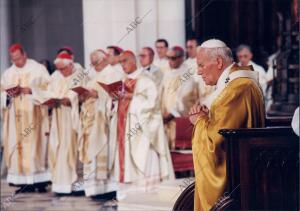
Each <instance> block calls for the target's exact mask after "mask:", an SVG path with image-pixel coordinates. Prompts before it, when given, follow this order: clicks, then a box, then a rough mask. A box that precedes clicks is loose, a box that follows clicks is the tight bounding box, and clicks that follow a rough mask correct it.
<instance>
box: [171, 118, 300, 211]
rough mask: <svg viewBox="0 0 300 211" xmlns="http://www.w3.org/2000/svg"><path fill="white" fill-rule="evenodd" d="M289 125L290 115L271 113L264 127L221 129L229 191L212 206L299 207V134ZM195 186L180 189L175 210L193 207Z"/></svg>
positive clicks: (287, 208) (239, 208)
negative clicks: (282, 115) (283, 115)
mask: <svg viewBox="0 0 300 211" xmlns="http://www.w3.org/2000/svg"><path fill="white" fill-rule="evenodd" d="M290 125H291V117H271V118H267V119H266V128H252V129H222V130H220V133H221V134H222V135H223V136H224V137H225V138H226V141H225V148H226V154H227V161H226V162H227V165H226V168H227V178H228V180H227V188H226V192H227V193H231V194H224V195H222V197H220V198H219V200H218V201H216V203H215V205H214V206H213V207H212V210H298V209H299V203H298V198H299V174H298V172H299V156H298V155H299V137H298V136H297V135H295V133H294V132H293V130H292V128H291V127H290ZM186 126H188V124H187V125H186ZM194 188H195V184H194V183H193V184H191V185H190V186H189V187H187V188H186V190H185V191H183V192H182V194H181V195H180V196H179V198H178V199H177V201H176V203H175V205H174V208H173V210H174V211H175V210H176V211H177V210H182V211H183V210H192V209H193V206H194V204H193V203H192V202H193V198H194ZM207 194H209V193H207Z"/></svg>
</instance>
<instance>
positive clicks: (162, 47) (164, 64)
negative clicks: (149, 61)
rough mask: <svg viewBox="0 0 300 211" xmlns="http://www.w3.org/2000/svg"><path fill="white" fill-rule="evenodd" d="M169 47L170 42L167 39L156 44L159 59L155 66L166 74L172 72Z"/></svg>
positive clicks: (157, 41)
mask: <svg viewBox="0 0 300 211" xmlns="http://www.w3.org/2000/svg"><path fill="white" fill-rule="evenodd" d="M168 47H169V44H168V41H167V40H165V39H158V40H156V42H155V49H156V53H157V57H156V59H155V60H154V62H153V64H154V65H155V66H157V67H158V68H159V69H160V70H161V71H162V72H163V73H166V72H168V71H169V70H170V66H169V61H168V58H167V52H168Z"/></svg>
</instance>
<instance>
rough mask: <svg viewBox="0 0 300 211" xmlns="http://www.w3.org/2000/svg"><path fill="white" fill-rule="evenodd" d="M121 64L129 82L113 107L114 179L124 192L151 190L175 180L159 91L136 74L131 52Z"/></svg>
mask: <svg viewBox="0 0 300 211" xmlns="http://www.w3.org/2000/svg"><path fill="white" fill-rule="evenodd" d="M120 62H121V65H122V67H123V70H124V71H125V72H126V73H127V78H126V80H124V84H123V87H124V88H123V89H122V94H121V95H120V98H119V101H118V103H117V104H116V105H115V107H114V109H115V111H116V113H115V114H116V116H117V121H115V122H114V125H112V126H111V128H110V129H111V130H112V131H113V130H115V133H116V139H111V140H110V142H112V143H113V142H115V144H116V146H117V147H116V152H115V155H116V158H115V161H114V164H113V166H114V170H115V172H114V175H115V177H116V178H117V180H118V181H119V183H120V184H119V191H121V192H122V190H124V189H123V187H124V186H125V187H127V185H128V184H129V185H130V187H135V188H137V187H139V188H146V190H149V189H148V188H150V186H154V185H155V184H156V183H158V182H159V181H161V180H162V179H168V178H173V176H174V175H173V169H172V164H171V159H170V152H169V149H168V146H167V140H166V136H165V133H164V130H163V122H162V117H161V112H160V107H159V104H158V103H157V98H158V93H157V88H156V86H155V83H154V82H153V81H152V79H151V78H150V77H149V75H148V74H146V73H145V72H144V71H143V70H142V69H139V70H137V67H136V59H135V56H134V54H133V53H132V52H131V51H124V52H123V53H122V54H121V60H120ZM126 184H127V185H126ZM150 184H151V185H150ZM127 188H128V187H127ZM144 190H145V189H144Z"/></svg>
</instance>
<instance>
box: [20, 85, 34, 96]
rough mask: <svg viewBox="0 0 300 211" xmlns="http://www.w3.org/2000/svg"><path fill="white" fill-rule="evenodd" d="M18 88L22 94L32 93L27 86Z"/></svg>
mask: <svg viewBox="0 0 300 211" xmlns="http://www.w3.org/2000/svg"><path fill="white" fill-rule="evenodd" d="M20 90H21V93H23V94H27V95H29V94H32V91H31V89H30V88H29V87H21V88H20Z"/></svg>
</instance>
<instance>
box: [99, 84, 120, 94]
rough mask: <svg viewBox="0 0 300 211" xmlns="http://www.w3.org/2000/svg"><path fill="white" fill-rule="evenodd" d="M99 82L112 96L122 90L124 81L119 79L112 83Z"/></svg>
mask: <svg viewBox="0 0 300 211" xmlns="http://www.w3.org/2000/svg"><path fill="white" fill-rule="evenodd" d="M98 84H99V85H100V86H101V87H102V88H103V89H104V90H105V91H106V92H107V93H108V94H109V95H110V96H114V97H115V96H116V95H118V94H119V93H120V92H122V88H123V86H124V85H123V82H122V81H117V82H114V83H111V84H104V83H101V82H98Z"/></svg>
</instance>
